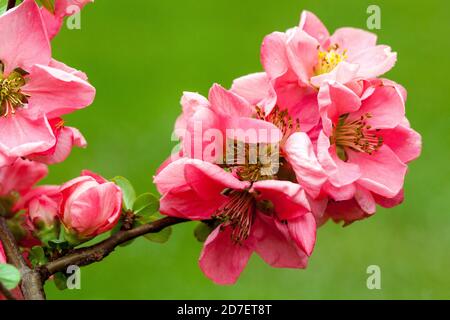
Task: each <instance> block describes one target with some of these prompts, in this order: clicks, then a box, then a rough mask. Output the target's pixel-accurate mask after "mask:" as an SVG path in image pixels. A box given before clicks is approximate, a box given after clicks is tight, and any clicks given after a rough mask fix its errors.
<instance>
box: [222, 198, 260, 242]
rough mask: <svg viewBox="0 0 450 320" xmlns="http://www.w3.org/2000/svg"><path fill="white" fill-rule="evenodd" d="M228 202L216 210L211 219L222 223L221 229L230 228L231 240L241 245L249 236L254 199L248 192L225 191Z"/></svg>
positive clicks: (253, 211)
mask: <svg viewBox="0 0 450 320" xmlns="http://www.w3.org/2000/svg"><path fill="white" fill-rule="evenodd" d="M224 194H225V195H226V196H228V197H229V201H228V202H227V203H226V204H224V205H223V206H222V207H220V208H219V209H217V211H216V213H215V214H214V216H213V218H215V219H218V220H219V221H221V222H222V226H223V227H228V226H230V227H231V228H232V232H231V239H232V240H233V242H235V243H242V242H243V241H244V240H246V239H247V238H248V236H249V234H250V228H251V225H252V222H253V216H254V214H255V198H254V197H253V195H252V194H250V193H249V192H248V191H237V190H231V191H229V190H227V192H226V193H224Z"/></svg>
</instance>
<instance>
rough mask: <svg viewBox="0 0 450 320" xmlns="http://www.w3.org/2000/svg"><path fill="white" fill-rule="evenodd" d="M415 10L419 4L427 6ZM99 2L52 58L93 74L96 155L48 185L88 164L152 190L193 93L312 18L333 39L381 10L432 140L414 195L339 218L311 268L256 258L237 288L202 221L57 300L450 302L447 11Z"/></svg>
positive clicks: (90, 121)
mask: <svg viewBox="0 0 450 320" xmlns="http://www.w3.org/2000/svg"><path fill="white" fill-rule="evenodd" d="M416 3H417V4H416ZM418 3H419V2H418V1H392V0H389V1H361V0H357V1H344V0H341V1H332V0H328V1H324V0H321V1H317V0H314V1H293V0H283V1H281V0H278V1H265V0H264V1H263V0H251V1H250V0H246V1H242V0H226V1H225V0H220V1H219V0H215V1H211V0H183V1H174V0H172V1H156V0H149V1H144V0H136V1H125V0H123V1H119V0H109V1H105V0H96V2H95V3H94V4H91V5H88V6H87V7H86V8H85V9H84V10H83V12H82V15H81V18H82V21H81V22H82V25H81V27H82V28H81V30H68V29H67V28H64V29H63V31H62V32H61V34H60V35H59V36H58V37H57V38H56V39H55V40H54V42H53V46H54V56H55V58H57V59H59V60H61V61H64V62H65V63H67V64H69V65H71V66H74V67H77V68H79V69H81V70H84V71H85V72H87V73H88V75H89V77H90V81H91V82H92V83H93V84H94V85H95V87H96V88H97V91H98V93H97V98H96V100H95V103H94V104H93V105H92V106H90V107H89V108H87V109H85V110H83V111H80V112H77V113H76V114H73V115H70V116H68V117H67V120H68V124H69V125H72V126H76V127H78V128H80V130H81V131H82V132H83V133H84V134H85V136H86V138H87V140H88V142H89V147H88V149H86V150H75V151H74V152H73V153H72V155H71V157H70V158H69V159H68V160H67V161H66V162H64V163H63V164H60V165H56V166H53V167H52V168H51V173H50V175H49V177H48V178H47V179H46V181H45V182H46V183H61V182H63V181H66V180H69V179H71V178H73V177H75V176H77V175H78V174H79V172H80V170H81V169H83V168H88V169H91V170H93V171H97V172H99V173H101V174H102V175H104V176H106V177H113V176H115V175H123V176H126V177H128V178H129V179H130V180H131V181H132V182H133V183H134V184H135V186H136V188H137V189H138V191H140V192H145V191H155V189H154V187H153V185H152V176H153V174H154V173H155V170H156V168H157V167H158V165H159V164H160V163H161V162H162V161H163V160H164V159H165V158H166V157H167V156H168V155H169V153H170V151H171V149H172V148H173V146H174V145H175V143H174V142H171V139H170V137H171V132H172V126H173V123H174V120H175V119H176V117H177V115H178V114H179V112H180V106H179V100H180V97H181V94H182V92H183V91H185V90H186V91H198V92H200V93H202V94H207V92H208V89H209V87H210V86H211V85H212V83H213V82H218V83H220V84H222V85H224V86H227V87H228V86H230V84H231V81H232V80H233V79H234V78H236V77H238V76H241V75H244V74H246V73H251V72H255V71H260V70H261V66H260V62H259V47H260V44H261V42H262V39H263V37H264V35H266V34H268V33H270V32H272V31H275V30H279V31H284V30H286V29H287V28H289V27H292V26H295V25H297V23H298V20H299V16H300V12H301V10H303V9H308V10H311V11H313V12H315V13H316V14H317V15H318V16H319V17H320V18H321V19H322V20H323V21H324V23H325V24H326V25H327V26H328V27H329V29H330V31H333V30H334V29H336V28H338V27H341V26H353V27H360V28H365V26H366V19H367V17H368V14H367V13H366V9H367V7H368V5H370V4H378V5H379V6H380V7H381V13H382V28H381V30H376V33H377V34H378V36H379V39H380V40H379V41H380V43H385V44H389V45H390V46H392V48H393V49H394V50H395V51H397V52H398V53H399V61H398V63H397V65H396V67H395V68H394V69H393V70H392V71H391V72H390V73H389V74H388V77H389V78H391V79H393V80H395V81H397V82H400V83H401V84H403V85H404V86H405V87H406V88H407V89H408V92H409V97H408V102H407V114H408V117H409V119H410V121H411V123H412V125H413V127H414V128H415V129H416V130H417V131H419V132H420V133H421V134H422V135H423V140H424V148H423V154H422V156H421V158H420V159H419V160H418V161H416V162H414V163H412V164H411V166H410V172H409V174H408V176H407V180H406V185H405V190H406V200H405V202H404V204H402V205H401V206H399V207H397V208H395V209H391V210H383V209H380V210H379V211H378V213H377V214H376V215H375V216H374V217H372V218H371V219H368V220H365V221H362V222H358V223H355V224H353V225H351V226H350V227H347V228H342V227H341V226H338V225H335V224H332V223H329V224H327V225H326V226H325V227H323V228H322V229H321V230H320V231H319V233H318V242H317V246H316V249H315V252H314V254H313V256H312V258H311V260H310V265H309V267H308V269H307V270H286V269H273V268H271V267H269V266H268V265H266V264H264V263H263V262H262V260H261V259H260V258H259V257H257V256H254V257H253V258H252V259H251V261H250V263H249V265H248V267H247V268H246V269H245V271H244V272H243V273H242V275H241V278H240V280H239V281H238V283H237V284H236V285H234V286H228V287H222V286H217V285H214V284H213V283H212V282H211V281H209V280H208V279H207V278H205V277H204V276H203V274H202V273H201V271H200V269H199V268H198V265H197V259H198V256H199V253H200V250H201V244H200V243H198V242H197V241H196V240H195V239H194V237H193V236H192V231H193V228H194V224H185V225H180V226H176V227H174V232H173V237H172V238H171V240H170V242H169V243H167V244H165V245H158V244H154V243H151V242H148V241H146V240H143V239H140V240H138V241H136V242H135V243H134V244H133V245H131V246H128V247H124V248H119V249H117V251H116V252H114V253H113V254H112V255H111V256H110V257H108V258H107V259H106V260H104V262H102V263H98V264H94V265H91V266H88V267H85V268H83V269H82V279H81V281H82V282H81V284H82V289H81V290H72V291H70V290H66V291H64V292H60V291H58V290H57V289H56V288H55V286H54V284H53V283H51V282H49V283H48V284H47V285H46V290H47V294H48V297H49V298H50V299H80V298H82V299H113V298H114V299H197V298H199V299H234V298H243V299H247V298H249V299H250V298H252V299H269V298H271V299H316V298H325V299H343V298H352V299H382V298H389V299H405V298H415V299H428V298H447V299H448V298H450V273H449V272H448V270H449V269H450V256H449V247H450V212H448V199H449V198H450V182H449V177H450V166H449V165H448V163H449V162H448V160H449V156H450V148H449V146H450V135H449V125H448V123H449V116H450V110H449V101H450V88H449V85H448V84H449V81H448V71H449V69H450V68H449V57H448V52H450V44H449V40H448V39H449V38H448V31H449V30H450V28H449V27H450V25H449V19H448V13H449V12H450V2H448V1H434V0H428V1H425V2H420V3H421V4H420V5H419V4H418ZM369 265H379V266H380V267H381V271H382V289H381V290H368V289H367V287H366V279H367V277H368V275H367V273H366V269H367V267H368V266H369Z"/></svg>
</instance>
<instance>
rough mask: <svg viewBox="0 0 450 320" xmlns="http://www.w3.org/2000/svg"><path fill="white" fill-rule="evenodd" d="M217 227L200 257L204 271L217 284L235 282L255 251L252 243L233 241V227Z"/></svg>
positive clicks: (200, 263)
mask: <svg viewBox="0 0 450 320" xmlns="http://www.w3.org/2000/svg"><path fill="white" fill-rule="evenodd" d="M220 229H221V228H220V227H217V228H216V229H215V230H214V231H213V232H212V233H211V234H210V235H209V237H208V239H207V240H206V242H205V244H204V246H203V250H202V253H201V255H200V259H199V265H200V268H201V269H202V271H203V273H204V274H205V275H206V276H207V277H208V278H210V279H211V280H212V281H214V282H215V283H217V284H221V285H227V284H233V283H235V282H236V280H237V279H238V278H239V275H240V274H241V272H242V271H243V270H244V268H245V266H246V265H247V262H248V260H249V258H250V256H251V255H252V253H253V249H252V247H251V245H249V244H248V243H246V242H244V243H243V244H242V245H238V244H234V243H233V242H232V241H231V228H230V227H228V228H225V229H224V230H223V231H221V230H220Z"/></svg>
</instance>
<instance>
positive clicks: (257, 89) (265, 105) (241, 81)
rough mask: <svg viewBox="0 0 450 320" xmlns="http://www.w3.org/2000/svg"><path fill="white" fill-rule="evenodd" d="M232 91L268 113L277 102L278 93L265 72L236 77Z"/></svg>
mask: <svg viewBox="0 0 450 320" xmlns="http://www.w3.org/2000/svg"><path fill="white" fill-rule="evenodd" d="M231 91H232V92H234V93H236V94H238V95H240V96H241V97H243V98H245V99H246V100H247V101H248V102H249V103H250V104H252V105H254V106H258V107H260V108H262V109H263V110H264V111H265V114H266V115H268V114H269V113H270V112H271V111H272V109H273V107H274V106H275V104H276V102H277V94H276V93H275V90H274V89H273V87H272V85H271V83H270V80H269V77H268V76H267V74H266V73H265V72H260V73H253V74H249V75H246V76H243V77H241V78H238V79H235V80H234V81H233V85H232V87H231Z"/></svg>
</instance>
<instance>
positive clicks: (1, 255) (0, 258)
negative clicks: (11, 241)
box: [0, 241, 6, 263]
mask: <svg viewBox="0 0 450 320" xmlns="http://www.w3.org/2000/svg"><path fill="white" fill-rule="evenodd" d="M0 263H6V254H5V250H4V249H3V244H2V242H1V241H0Z"/></svg>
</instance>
